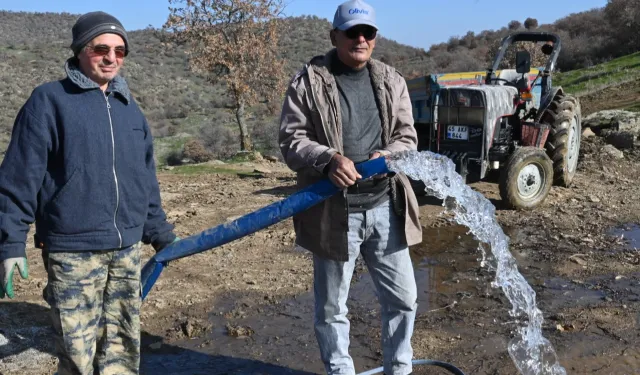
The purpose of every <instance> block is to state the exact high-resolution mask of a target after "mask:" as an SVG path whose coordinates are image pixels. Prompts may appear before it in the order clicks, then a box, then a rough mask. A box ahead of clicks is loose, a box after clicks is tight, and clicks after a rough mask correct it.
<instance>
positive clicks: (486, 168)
mask: <svg viewBox="0 0 640 375" xmlns="http://www.w3.org/2000/svg"><path fill="white" fill-rule="evenodd" d="M516 42H533V43H536V44H538V43H539V44H541V52H542V53H543V55H544V56H546V60H547V61H546V64H545V65H544V67H543V68H541V69H532V68H531V55H530V53H529V52H528V51H526V50H520V51H517V52H516V54H515V61H514V63H515V69H502V70H499V67H500V66H501V63H502V61H503V59H504V57H505V54H506V53H507V51H508V48H509V46H511V45H512V44H513V43H516ZM536 47H537V46H536ZM560 47H561V43H560V38H559V37H558V36H557V35H556V34H553V33H547V32H518V33H514V34H511V35H509V36H507V37H506V38H504V39H503V40H502V45H501V47H500V50H499V51H498V54H497V56H496V57H495V60H494V62H493V65H492V66H491V67H490V68H489V69H488V71H487V72H468V73H450V74H434V75H429V76H425V77H420V78H416V79H412V80H409V81H407V85H408V87H409V94H410V96H411V101H412V104H413V114H414V120H415V127H416V130H417V132H418V149H419V150H429V151H432V152H436V153H438V154H443V155H445V156H447V157H449V158H450V159H451V160H453V162H454V163H455V164H456V170H457V171H458V173H460V174H461V175H462V176H463V177H465V179H466V181H467V182H473V181H478V180H483V179H485V178H486V177H487V176H488V174H489V173H490V172H491V171H492V170H495V171H496V173H499V176H500V177H499V188H500V196H501V197H502V200H503V202H504V204H505V205H506V206H507V207H509V208H515V209H533V208H535V207H537V206H538V205H540V204H541V203H542V202H543V201H544V200H545V199H546V197H547V195H548V194H549V191H550V189H551V186H552V184H556V185H559V186H565V187H568V186H570V185H571V182H572V181H573V178H574V176H575V173H576V169H577V163H578V154H579V150H580V138H581V134H582V131H581V113H580V103H579V102H578V100H577V99H576V98H575V97H573V96H571V95H568V94H566V93H565V92H564V91H563V90H562V88H561V87H557V86H555V87H554V86H553V85H552V79H551V78H552V73H553V70H554V67H555V63H556V60H557V58H558V55H559V53H560ZM416 186H420V185H419V184H416V185H415V186H414V187H416ZM419 189H420V190H421V191H420V192H422V191H424V187H423V186H420V187H419Z"/></svg>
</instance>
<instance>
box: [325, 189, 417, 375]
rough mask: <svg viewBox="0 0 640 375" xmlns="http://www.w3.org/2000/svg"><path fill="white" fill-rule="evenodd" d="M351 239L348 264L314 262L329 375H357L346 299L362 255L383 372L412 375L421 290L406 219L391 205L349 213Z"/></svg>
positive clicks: (331, 261)
mask: <svg viewBox="0 0 640 375" xmlns="http://www.w3.org/2000/svg"><path fill="white" fill-rule="evenodd" d="M348 238H349V260H348V261H347V262H338V261H333V260H327V259H324V258H320V257H318V256H314V258H313V270H314V294H315V333H316V339H317V340H318V345H319V347H320V355H321V358H322V361H323V362H324V366H325V369H326V371H327V374H330V375H333V374H349V375H355V369H354V366H353V360H352V359H351V356H350V355H349V320H348V319H347V297H348V294H349V285H350V282H351V278H352V276H353V270H354V268H355V264H356V259H357V258H358V256H359V255H360V254H362V257H363V259H364V261H365V263H366V264H367V268H368V269H369V273H370V274H371V278H372V280H373V283H374V285H375V287H376V292H377V295H378V300H379V302H380V307H381V317H382V349H383V361H384V371H385V374H387V375H392V374H393V375H406V374H409V373H410V372H411V371H412V366H411V360H412V358H413V349H412V348H411V335H412V333H413V324H414V319H415V315H416V308H417V303H416V299H417V292H416V282H415V278H414V276H413V265H412V263H411V258H410V256H409V249H408V247H407V244H406V240H405V236H404V221H403V220H402V218H400V217H398V216H397V215H396V213H395V212H394V211H393V208H392V206H391V204H390V202H389V201H387V202H386V203H383V204H381V205H380V206H378V207H376V208H374V209H371V210H368V211H366V212H361V213H351V214H349V234H348Z"/></svg>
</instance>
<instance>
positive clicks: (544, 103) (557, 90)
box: [536, 87, 564, 122]
mask: <svg viewBox="0 0 640 375" xmlns="http://www.w3.org/2000/svg"><path fill="white" fill-rule="evenodd" d="M558 94H560V95H564V90H563V89H562V87H553V88H552V89H551V90H549V93H548V94H547V95H545V96H544V97H543V98H541V100H540V108H539V109H538V115H537V116H536V122H539V121H540V119H541V118H542V115H543V114H544V111H545V110H546V109H547V108H548V107H549V105H551V102H553V99H554V98H555V97H556V96H557V95H558Z"/></svg>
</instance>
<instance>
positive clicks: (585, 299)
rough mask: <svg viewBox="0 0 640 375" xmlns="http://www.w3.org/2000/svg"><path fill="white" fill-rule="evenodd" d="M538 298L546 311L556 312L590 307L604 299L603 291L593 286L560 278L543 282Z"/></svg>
mask: <svg viewBox="0 0 640 375" xmlns="http://www.w3.org/2000/svg"><path fill="white" fill-rule="evenodd" d="M541 287H542V288H543V290H542V291H541V292H540V297H541V298H542V299H544V300H545V307H546V308H547V309H548V310H552V311H556V310H559V309H562V308H566V307H567V306H574V307H578V306H590V305H594V304H597V303H600V302H602V301H603V299H604V298H605V296H606V294H605V292H604V291H602V290H600V289H598V288H594V286H593V285H589V284H580V283H575V282H573V281H570V280H567V279H563V278H560V277H553V278H550V279H547V280H544V282H543V284H542V285H541Z"/></svg>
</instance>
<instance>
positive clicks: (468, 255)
mask: <svg viewBox="0 0 640 375" xmlns="http://www.w3.org/2000/svg"><path fill="white" fill-rule="evenodd" d="M603 145H604V144H603V143H602V140H601V139H599V138H595V137H593V138H589V139H584V140H583V146H582V149H583V150H582V153H583V154H582V156H581V160H580V163H579V171H578V175H577V178H576V181H575V184H574V185H573V186H572V187H571V188H558V187H554V188H553V190H552V192H551V195H550V196H549V198H548V199H547V201H546V203H545V204H544V206H543V207H541V208H539V209H536V210H535V211H532V212H515V211H510V210H502V209H501V207H500V198H499V195H498V189H497V185H496V184H495V183H493V182H490V181H489V182H481V183H476V184H473V185H472V186H473V188H474V189H476V190H478V191H480V192H482V193H483V194H484V195H485V196H486V197H487V198H489V199H491V200H492V201H493V203H494V204H495V205H496V207H497V208H498V211H497V217H498V220H499V222H500V224H501V225H502V227H503V229H504V231H505V233H507V235H509V236H510V238H511V251H512V253H513V254H514V256H515V257H516V259H517V260H518V267H519V270H520V271H521V272H522V273H523V275H524V276H525V277H526V279H527V280H528V281H529V283H530V284H531V285H532V286H533V288H534V289H535V291H536V293H537V301H538V306H539V308H540V309H541V310H542V311H543V313H544V316H545V325H544V335H545V337H547V338H548V339H549V340H550V341H551V342H552V344H553V345H554V347H555V348H556V350H557V352H558V355H559V358H560V362H561V364H562V365H563V366H564V367H565V368H566V369H567V372H568V373H569V374H603V375H604V374H640V337H639V332H640V330H638V324H639V323H640V303H639V301H640V252H638V250H636V247H640V227H638V226H637V225H636V223H640V202H639V201H638V199H637V198H638V196H639V193H640V185H638V183H637V182H636V181H638V178H639V177H640V164H639V162H640V152H638V151H631V152H625V155H624V158H623V159H614V158H613V157H612V156H610V155H609V154H607V153H605V152H602V147H603ZM259 167H261V169H268V170H267V171H264V172H265V173H262V174H259V175H258V176H255V175H247V174H242V173H241V174H211V175H175V174H170V173H168V172H163V173H161V175H160V181H161V190H162V195H163V198H164V205H165V208H166V211H167V213H168V216H169V219H170V221H171V222H173V223H175V224H176V227H177V233H178V234H179V235H180V236H182V237H185V236H188V235H191V234H195V233H198V232H199V231H201V230H204V229H206V228H210V227H213V226H215V225H217V224H220V223H224V222H226V221H229V220H233V219H234V218H237V217H238V216H240V215H242V214H245V213H248V212H250V211H253V210H255V209H257V208H260V207H262V206H265V205H267V204H268V203H271V202H274V201H276V200H278V199H282V198H283V197H285V196H287V195H288V194H290V193H292V192H293V191H294V189H293V187H292V186H293V182H294V180H293V175H292V174H291V173H290V172H289V171H288V170H287V169H286V167H284V166H283V165H281V164H278V163H270V162H264V163H262V164H260V165H259ZM267 172H268V173H267ZM441 212H442V206H441V202H439V201H437V200H435V199H433V198H428V197H424V198H421V220H422V224H423V227H424V242H423V244H421V245H419V246H416V247H415V248H413V249H412V252H413V256H414V259H415V267H416V279H417V282H418V285H419V301H418V302H419V314H418V317H417V321H416V327H415V333H414V337H413V345H414V357H415V358H416V359H423V358H430V359H438V360H443V361H447V362H450V363H452V364H454V365H456V366H457V367H459V368H460V369H462V370H463V371H464V372H465V373H466V374H496V375H498V374H505V375H506V374H510V375H512V374H516V373H517V371H516V369H515V367H514V366H513V364H512V361H511V359H510V358H509V355H508V353H507V350H506V345H507V343H508V341H509V340H510V338H512V337H513V335H514V332H513V331H514V328H515V327H516V326H517V325H516V322H514V320H513V318H512V317H510V316H509V315H508V310H509V308H510V305H509V303H508V301H507V300H506V298H505V297H504V296H503V295H502V293H501V291H500V290H497V289H494V288H492V287H491V285H490V283H491V281H492V279H493V275H492V273H491V272H489V271H488V270H486V269H483V268H481V267H480V264H479V262H478V258H479V256H480V254H479V252H478V250H477V247H478V244H477V243H476V242H475V241H474V240H473V239H472V238H471V237H470V236H469V235H467V234H466V230H465V228H462V227H459V226H456V225H453V224H451V223H449V222H448V221H447V220H446V219H445V218H444V217H442V216H440V215H439V214H440V213H441ZM634 236H635V237H634ZM293 240H294V233H293V230H292V225H291V221H290V220H287V221H285V222H282V223H279V224H276V225H274V226H273V227H270V228H268V229H266V230H263V231H261V232H258V233H256V234H254V235H251V236H248V237H245V238H242V239H240V240H238V241H235V242H233V243H231V244H228V245H225V246H222V247H219V248H216V249H213V250H211V251H208V252H206V253H203V254H199V255H196V256H193V257H190V258H185V259H182V260H179V261H176V262H174V263H172V264H171V265H170V267H169V268H168V269H166V270H165V272H164V273H163V274H162V276H161V278H160V280H159V281H158V283H157V284H156V286H155V287H154V289H153V290H152V291H151V293H150V295H149V297H148V298H147V300H146V301H145V303H144V306H143V310H142V321H143V327H142V328H143V331H144V333H143V342H142V344H143V356H142V370H143V371H142V373H143V374H229V373H232V374H316V373H318V374H319V373H323V368H322V365H321V362H320V360H319V354H318V350H317V344H316V341H315V337H314V335H313V326H312V322H313V312H312V311H313V308H312V307H313V295H312V282H311V281H312V269H311V261H310V256H309V254H308V253H306V252H304V251H300V250H297V249H295V248H294V245H293ZM151 254H152V250H151V249H150V248H145V255H146V257H147V258H148V257H149V256H151ZM29 259H30V266H31V277H30V279H29V280H28V282H18V286H17V288H16V289H17V294H18V297H17V298H16V299H15V300H13V301H11V302H6V301H2V302H0V373H2V374H25V375H26V374H51V373H53V371H54V369H55V363H56V360H55V359H54V358H53V357H52V356H51V355H50V353H51V352H52V348H51V345H50V339H49V337H48V334H49V331H48V320H47V319H48V315H47V313H48V307H47V306H46V304H45V303H44V302H43V301H42V297H41V294H42V288H43V287H44V285H45V281H46V275H45V273H44V270H43V267H42V262H41V259H40V255H39V253H38V252H37V251H36V250H35V249H33V248H32V247H30V248H29ZM349 307H350V319H351V323H352V341H351V348H352V349H351V353H352V356H353V357H354V360H355V363H356V366H357V371H358V372H361V371H365V370H367V369H371V368H374V367H378V366H380V365H381V358H382V357H381V354H382V353H381V352H380V345H379V338H380V328H379V310H378V309H377V303H376V297H375V294H374V292H373V287H372V284H371V281H370V278H369V276H368V274H367V272H366V268H364V267H363V266H362V265H360V266H359V267H358V268H357V272H356V276H355V277H354V282H353V287H352V292H351V298H350V300H349ZM427 370H428V371H427ZM414 373H415V374H444V373H445V372H443V371H441V372H438V370H433V368H425V367H416V368H415V371H414Z"/></svg>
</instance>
